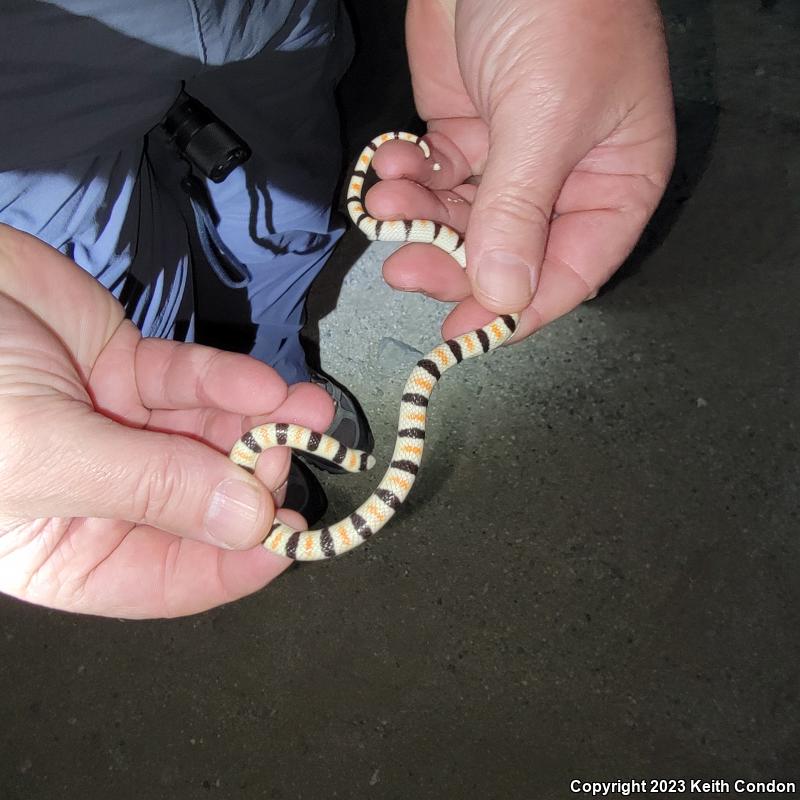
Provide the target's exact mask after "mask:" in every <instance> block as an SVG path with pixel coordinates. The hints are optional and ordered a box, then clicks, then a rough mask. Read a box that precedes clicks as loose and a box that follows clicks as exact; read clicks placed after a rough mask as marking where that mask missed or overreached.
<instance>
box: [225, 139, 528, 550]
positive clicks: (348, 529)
mask: <svg viewBox="0 0 800 800" xmlns="http://www.w3.org/2000/svg"><path fill="white" fill-rule="evenodd" d="M394 140H401V141H405V142H411V143H412V144H415V145H417V147H419V148H420V150H422V153H423V155H424V157H425V159H430V158H431V151H430V147H429V146H428V144H427V142H426V141H425V140H424V139H423V138H421V137H419V136H417V135H416V134H413V133H406V132H403V131H390V132H388V133H384V134H381V135H380V136H376V137H375V138H374V139H372V140H371V141H370V142H369V143H368V144H367V145H366V146H365V147H364V149H363V150H362V151H361V154H360V155H359V157H358V160H357V161H356V166H355V168H354V170H353V174H352V176H351V178H350V182H349V184H348V189H347V211H348V213H349V215H350V218H351V219H352V221H353V223H354V224H355V226H356V227H357V228H358V229H359V230H360V231H361V232H362V233H363V234H364V235H365V236H366V237H367V239H369V240H370V241H381V242H423V243H426V244H432V245H434V246H435V247H438V248H439V249H440V250H443V251H444V252H445V253H448V254H449V255H450V256H451V257H452V258H453V259H454V260H455V261H456V262H457V263H458V265H459V266H460V267H462V268H465V267H466V264H467V259H466V249H465V242H464V238H463V237H462V236H461V235H460V234H459V233H458V232H457V231H455V230H454V229H453V228H451V227H449V226H448V225H446V224H443V223H439V222H434V221H433V220H428V219H411V220H404V219H400V220H380V219H376V218H375V217H372V216H370V215H369V213H368V212H367V210H366V209H365V207H364V201H363V199H362V193H363V189H364V181H365V180H366V175H367V172H368V170H369V168H370V165H371V164H372V159H373V157H374V155H375V152H376V151H377V150H378V148H379V147H381V145H383V144H385V143H386V142H389V141H394ZM433 169H434V170H437V169H440V167H439V165H438V164H437V163H434V164H433ZM518 322H519V315H518V314H502V315H500V316H498V317H496V318H495V319H494V320H492V321H491V322H490V323H489V324H488V325H484V326H483V327H481V328H477V329H475V330H472V331H469V332H468V333H464V334H462V335H461V336H456V337H454V338H453V339H448V340H447V341H444V342H441V343H440V344H439V345H438V346H437V347H435V348H434V349H433V350H432V351H431V352H430V353H428V354H427V355H426V356H425V357H424V358H421V359H420V360H419V361H418V362H417V363H416V365H415V366H414V368H413V370H412V371H411V374H410V375H409V376H408V380H407V381H406V384H405V386H404V388H403V393H402V397H401V401H400V415H399V421H398V426H397V439H396V441H395V446H394V451H393V453H392V457H391V460H390V463H389V467H388V469H387V470H386V473H385V474H384V476H383V478H382V479H381V481H380V483H379V484H378V486H377V488H376V489H375V490H374V491H373V492H372V494H370V496H369V497H368V498H367V499H366V500H365V501H364V502H363V503H362V504H361V505H360V506H359V507H358V508H357V509H356V510H355V511H353V513H352V514H349V515H348V516H347V517H345V518H344V519H341V520H339V521H338V522H336V523H334V524H331V525H326V526H325V527H322V528H320V529H319V530H305V531H303V530H296V529H294V528H292V527H291V526H289V525H286V524H285V523H283V522H281V521H280V520H277V519H276V520H274V521H273V523H272V525H271V527H270V530H269V532H268V533H267V535H266V538H265V539H264V540H263V546H264V547H265V548H266V549H267V550H269V551H270V552H273V553H277V554H279V555H283V556H286V557H288V558H291V559H293V560H295V561H319V560H323V559H329V558H333V557H334V556H339V555H342V554H344V553H347V552H348V551H350V550H352V549H354V548H355V547H358V546H359V545H361V544H363V543H364V542H366V541H367V540H368V539H369V538H370V537H371V536H373V535H374V534H376V533H377V532H378V531H380V530H381V529H382V528H383V527H384V525H386V523H387V522H388V521H389V520H390V519H391V518H392V517H393V516H394V514H395V513H396V512H397V510H398V508H400V506H402V504H403V503H404V502H405V500H406V498H407V497H408V495H409V492H410V491H411V487H412V486H413V485H414V482H415V480H416V478H417V475H418V473H419V468H420V464H421V462H422V452H423V447H424V442H425V427H426V423H427V410H428V404H429V401H430V398H431V394H432V392H433V390H434V387H435V386H436V384H437V383H438V381H439V379H440V378H441V377H442V375H443V374H444V372H445V371H446V370H448V369H450V368H451V367H453V366H455V365H456V364H459V363H460V362H461V361H464V360H466V359H468V358H473V357H475V356H479V355H483V354H484V353H488V352H490V351H491V350H494V349H495V348H497V347H499V346H500V345H502V344H503V343H504V342H506V341H508V340H509V339H510V338H511V336H513V334H514V332H515V330H516V328H517V324H518ZM271 447H290V448H292V449H293V450H296V451H299V452H304V453H313V454H315V455H316V456H318V457H321V458H323V459H325V460H327V461H329V462H331V463H333V464H336V465H338V466H339V467H341V468H342V469H344V470H345V471H347V472H363V471H364V470H367V469H371V468H372V467H373V466H374V465H375V458H374V457H373V456H372V455H371V454H369V453H366V452H364V451H361V450H355V449H352V448H349V447H346V446H345V445H344V444H342V443H341V442H339V441H338V440H336V439H334V438H332V437H330V436H328V435H326V434H324V433H318V432H316V431H313V430H311V429H310V428H305V427H303V426H301V425H295V424H293V423H288V422H268V423H266V424H263V425H258V426H257V427H254V428H252V429H250V430H249V431H247V433H245V434H244V435H243V436H242V437H241V438H240V439H238V440H237V441H236V443H235V444H234V445H233V448H232V449H231V451H230V453H229V458H230V459H231V461H233V462H234V463H235V464H238V465H239V466H240V467H242V468H243V469H245V470H247V471H248V472H250V473H254V472H255V469H256V463H257V462H258V458H259V456H260V455H261V453H263V452H264V451H265V450H267V449H269V448H271Z"/></svg>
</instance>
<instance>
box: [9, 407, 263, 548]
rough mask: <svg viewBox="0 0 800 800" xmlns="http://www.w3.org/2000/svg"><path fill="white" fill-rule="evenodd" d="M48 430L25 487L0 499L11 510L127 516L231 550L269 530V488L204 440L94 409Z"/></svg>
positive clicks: (33, 514)
mask: <svg viewBox="0 0 800 800" xmlns="http://www.w3.org/2000/svg"><path fill="white" fill-rule="evenodd" d="M50 430H51V431H52V432H51V433H49V435H48V436H46V437H44V439H43V437H42V436H41V432H40V436H39V437H38V441H37V447H36V450H37V451H38V452H37V453H36V456H34V455H33V454H31V453H29V458H30V460H29V466H30V464H37V465H38V466H37V467H36V468H35V470H34V474H33V475H31V473H30V469H29V470H28V474H27V476H26V481H25V483H26V484H27V485H28V486H30V487H31V491H29V492H25V491H23V492H22V493H21V496H20V493H16V492H15V493H12V497H11V498H9V499H10V500H11V502H4V504H3V505H5V506H7V507H8V506H10V507H9V511H11V513H12V514H13V513H15V512H16V514H17V515H19V516H23V517H26V518H31V517H34V518H36V517H64V518H70V517H101V518H105V519H114V520H125V521H128V522H132V523H135V524H140V525H151V526H153V527H155V528H159V529H161V530H164V531H168V532H170V533H173V534H176V535H178V536H181V537H185V538H189V539H196V540H198V541H202V542H206V543H209V544H213V545H216V546H217V547H226V548H236V549H245V548H249V547H253V546H255V545H256V544H258V543H259V542H261V541H263V539H264V538H265V536H266V534H267V532H268V531H269V525H270V524H271V522H272V518H273V516H274V511H275V507H274V502H273V499H272V496H271V494H270V492H269V490H268V488H267V487H266V486H265V485H264V484H263V483H261V482H260V481H258V480H256V479H255V478H254V477H253V476H252V475H249V474H248V473H247V472H245V471H244V470H243V469H241V467H238V466H236V465H235V464H234V463H233V462H231V461H230V460H229V459H228V458H227V457H226V456H225V455H223V454H222V453H219V452H217V451H216V450H214V449H212V448H211V447H209V446H207V445H205V444H203V443H202V442H198V441H195V440H193V439H190V438H188V437H185V436H180V435H175V434H166V433H157V432H153V431H146V430H139V429H134V428H128V427H126V426H124V425H120V424H118V423H116V422H113V421H111V420H109V419H107V418H106V417H103V416H101V415H99V414H96V413H93V412H89V413H88V414H85V415H82V418H79V419H77V420H76V419H74V418H73V419H72V420H69V419H67V420H62V422H61V424H60V425H59V426H55V429H54V428H53V427H51V428H50ZM23 439H24V441H27V442H28V443H30V442H31V441H34V439H33V437H23ZM54 454H57V458H54V457H53V456H54ZM13 495H17V501H16V502H15V501H14V497H13ZM25 495H27V496H25ZM15 506H16V508H15Z"/></svg>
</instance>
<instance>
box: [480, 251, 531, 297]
mask: <svg viewBox="0 0 800 800" xmlns="http://www.w3.org/2000/svg"><path fill="white" fill-rule="evenodd" d="M476 281H477V284H478V288H479V289H480V290H481V291H482V292H483V293H484V294H485V295H486V297H487V298H488V299H490V300H494V301H495V302H497V303H502V304H508V305H520V303H522V302H523V301H524V302H525V303H526V304H527V302H528V301H529V300H530V299H531V297H532V296H533V292H534V290H535V289H536V273H535V271H534V270H533V269H532V268H531V267H530V265H528V264H526V263H525V262H524V261H523V260H522V259H521V258H520V257H519V256H517V255H514V253H507V252H505V251H504V250H490V251H489V252H488V253H486V255H484V256H483V257H481V258H480V260H479V262H478V272H477V275H476Z"/></svg>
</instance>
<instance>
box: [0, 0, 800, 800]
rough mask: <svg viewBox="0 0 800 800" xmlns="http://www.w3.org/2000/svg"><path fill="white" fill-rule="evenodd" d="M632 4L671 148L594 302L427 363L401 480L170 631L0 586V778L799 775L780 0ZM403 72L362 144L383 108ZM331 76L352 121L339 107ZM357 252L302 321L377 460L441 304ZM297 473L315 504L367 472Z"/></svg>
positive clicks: (796, 78)
mask: <svg viewBox="0 0 800 800" xmlns="http://www.w3.org/2000/svg"><path fill="white" fill-rule="evenodd" d="M389 5H391V8H392V9H393V12H397V10H398V7H399V5H401V4H397V3H393V4H389ZM662 5H663V8H664V10H665V14H666V18H667V28H668V35H669V40H670V49H671V56H672V69H673V77H674V83H675V95H676V104H677V113H678V121H679V126H680V134H679V136H680V142H679V158H678V164H677V167H676V171H675V175H674V178H673V181H672V183H671V185H670V188H669V191H668V193H667V196H666V198H665V201H664V203H663V204H662V207H661V209H660V210H659V212H658V213H657V214H656V217H655V218H654V220H653V222H652V224H651V226H650V227H649V229H648V231H647V233H646V235H645V236H644V238H643V240H642V243H641V245H640V246H639V247H638V248H637V251H636V252H635V253H634V255H633V256H632V257H631V259H630V260H629V262H628V263H627V264H626V265H625V267H624V268H623V269H622V270H621V272H620V275H619V277H618V279H617V280H615V281H614V283H613V285H612V286H611V288H610V289H608V290H607V291H606V292H604V293H603V294H602V295H601V296H600V297H599V298H598V299H597V300H595V301H593V302H591V303H588V304H585V305H583V306H581V307H580V308H578V309H577V310H576V311H574V312H573V313H572V314H570V315H568V316H567V317H565V318H564V319H562V320H559V321H558V322H556V323H554V324H553V325H551V326H549V327H548V328H547V329H546V330H545V331H543V332H541V333H540V334H538V335H536V336H535V337H533V338H532V339H530V340H529V341H527V342H525V343H523V344H520V345H519V346H516V347H513V348H508V349H506V350H504V351H503V352H499V353H496V354H493V355H492V356H490V357H487V358H486V359H478V360H476V361H474V362H470V363H468V364H463V365H461V367H459V369H457V370H454V371H453V372H451V373H448V375H447V376H446V377H445V378H444V379H443V381H442V384H441V385H440V387H439V388H438V389H437V391H436V394H435V396H434V397H435V399H434V401H433V403H432V406H431V421H430V429H429V430H430V435H429V438H428V441H427V449H426V457H425V462H424V465H423V469H422V471H421V476H420V479H419V484H418V487H417V488H415V490H414V493H413V494H412V496H411V498H410V499H409V501H408V503H407V504H406V506H405V507H404V508H403V510H402V512H401V513H400V514H399V515H398V517H397V518H396V519H395V520H394V521H393V522H392V524H391V525H390V526H389V527H387V529H386V530H385V531H383V532H382V533H381V534H380V535H379V536H377V537H375V538H374V539H373V540H372V541H370V542H369V543H368V544H367V545H366V546H364V547H362V548H360V549H358V550H356V551H354V552H353V553H351V554H349V555H348V556H346V557H344V558H342V559H340V560H337V561H335V562H333V563H323V564H319V565H311V566H306V567H301V568H296V569H292V570H290V571H289V572H288V573H287V574H285V575H284V576H283V577H281V578H280V579H279V580H278V581H276V582H275V583H274V584H273V585H272V586H270V587H268V588H267V589H266V590H264V591H262V592H260V593H258V594H257V595H255V596H252V597H250V598H248V599H246V600H243V601H241V602H238V603H234V604H231V605H229V606H226V607H224V608H220V609H216V610H214V611H211V612H208V613H205V614H201V615H198V616H196V617H192V618H187V619H180V620H159V621H151V622H122V621H117V620H110V619H99V618H90V617H78V616H70V615H67V614H62V613H56V612H51V611H48V610H45V609H41V608H36V607H32V606H28V605H25V604H23V603H20V602H17V601H15V600H11V599H8V598H0V644H1V645H2V670H1V671H0V697H1V698H2V700H0V728H1V730H2V732H1V733H0V737H1V738H0V798H3V800H39V799H40V798H65V797H70V798H72V797H75V798H89V799H93V798H108V797H114V798H119V800H126V799H127V798H137V799H138V798H148V799H149V798H162V797H164V798H174V799H176V800H183V798H196V797H205V796H209V797H212V796H215V797H220V798H278V799H280V800H283V799H284V798H286V799H288V798H308V799H309V800H318V799H321V798H334V797H337V798H398V799H399V798H411V797H413V798H445V799H446V798H537V799H538V798H562V797H572V796H579V795H575V794H573V793H572V792H571V790H570V782H571V781H572V780H586V781H595V780H614V779H634V778H635V779H667V778H680V777H683V778H686V779H689V778H703V779H706V780H712V779H727V780H729V781H731V782H732V781H733V780H734V779H736V778H742V779H753V780H769V779H794V780H798V779H799V778H800V725H798V690H799V688H800V676H799V673H798V663H799V662H800V612H799V611H798V608H800V581H798V574H800V543H799V541H798V538H799V537H798V533H800V520H799V518H798V510H799V509H800V490H799V489H798V479H799V478H800V455H799V454H798V448H799V447H800V436H799V435H798V425H799V424H800V422H799V419H800V414H799V413H798V412H800V400H799V399H798V394H799V390H800V378H798V375H799V374H800V358H799V357H798V333H800V314H798V298H800V269H798V261H799V260H800V232H799V231H800V228H799V226H798V223H800V202H799V201H798V198H800V145H798V138H799V136H800V110H799V109H798V103H797V98H798V96H800V66H798V61H797V58H796V43H797V36H798V32H799V31H800V6H798V4H797V3H795V2H792V1H791V0H777V2H762V3H759V2H756V0H715V1H714V2H709V3H705V4H700V3H695V2H691V1H690V0H666V1H665V2H664V3H663V4H662ZM362 11H363V9H362ZM364 13H366V14H367V17H368V16H369V12H368V11H366V12H364ZM365 19H366V17H365ZM392 19H393V20H394V21H395V22H396V20H397V14H396V13H395V15H394V17H392ZM398 52H399V50H398ZM374 57H375V54H374V53H373V61H372V62H370V60H369V58H368V57H367V56H365V55H363V54H362V56H361V60H360V61H359V62H357V64H356V68H357V69H360V70H362V71H363V70H365V69H366V70H368V71H371V70H373V67H374ZM402 88H403V87H402V85H401V87H400V93H399V94H398V97H401V100H400V101H398V102H397V104H396V105H395V106H394V107H392V105H391V103H390V104H389V105H388V106H387V104H386V103H383V104H382V105H381V104H380V103H378V101H377V100H376V108H375V111H374V114H373V115H372V117H374V119H375V120H376V122H375V125H374V129H375V132H377V131H378V130H380V129H381V128H383V127H398V126H400V125H401V124H403V123H405V121H406V118H407V117H408V114H409V113H410V112H409V109H408V105H407V101H408V93H407V88H406V93H405V94H402ZM343 96H344V97H345V106H346V109H345V110H346V111H347V112H349V114H348V117H347V118H348V123H349V125H350V128H349V131H350V134H351V135H352V136H355V134H357V133H361V132H363V131H362V128H364V127H365V125H366V122H368V121H369V120H370V119H371V117H370V115H369V114H367V113H365V111H364V108H363V107H362V106H360V105H357V104H356V105H357V107H355V106H354V103H356V100H355V98H356V93H355V92H354V91H353V89H352V84H350V85H348V86H347V87H345V91H344V94H343ZM387 123H388V124H387ZM372 129H373V128H372V127H370V133H371V132H372ZM361 249H362V245H361V243H360V242H359V241H357V240H356V239H353V238H350V239H348V240H347V241H346V242H345V243H344V246H343V247H342V248H341V249H340V251H339V252H338V254H337V256H336V258H335V260H334V262H333V263H332V264H331V265H330V268H329V269H328V270H327V271H326V273H325V275H324V276H323V278H322V279H321V280H320V281H319V282H318V284H317V286H316V288H315V291H314V295H313V297H312V300H311V304H310V311H311V314H310V325H309V329H308V335H309V337H310V339H311V340H312V342H313V341H316V342H317V343H318V348H319V357H320V358H321V361H322V364H323V365H324V367H325V368H326V369H327V370H328V371H329V372H331V373H332V374H333V375H335V376H336V377H337V378H339V379H340V380H342V381H343V382H344V383H346V384H347V385H348V386H350V387H351V388H352V389H353V390H354V391H355V392H356V394H357V395H358V397H359V398H360V400H361V402H362V404H363V406H364V408H365V409H366V410H367V412H368V413H369V415H370V418H371V420H372V423H373V427H374V432H375V437H376V442H377V444H376V455H377V457H378V461H379V464H380V463H381V462H382V461H383V460H385V459H386V458H387V457H388V455H389V452H390V449H391V444H392V441H393V437H394V431H395V426H396V411H397V403H398V398H399V393H400V390H401V388H402V384H403V381H404V379H405V373H406V372H407V370H408V369H410V367H411V366H412V365H413V362H414V361H415V359H416V358H417V357H418V356H417V355H416V353H417V351H425V350H426V349H429V348H430V347H432V346H434V345H435V344H436V342H437V337H438V325H439V322H440V320H441V319H442V317H443V313H444V310H443V309H442V308H441V307H440V306H438V305H437V304H436V303H434V302H433V301H431V300H428V299H426V298H421V297H416V296H410V295H399V294H395V293H392V292H391V291H390V290H389V289H388V288H387V287H385V285H383V283H382V281H381V278H380V264H381V261H382V260H383V258H385V256H386V255H387V253H388V252H390V249H391V248H390V247H387V246H374V247H372V248H370V249H369V250H367V251H366V253H364V254H363V255H362V256H361V257H360V258H359V259H358V260H357V261H356V262H355V263H353V256H354V254H355V253H357V252H358V251H359V250H361ZM326 483H327V486H328V492H329V496H330V499H331V505H332V510H331V514H332V515H334V516H335V514H336V513H337V512H341V513H342V514H344V513H347V512H349V511H350V510H352V507H353V503H354V502H357V501H360V500H361V499H362V498H363V497H364V496H366V494H368V493H369V491H371V488H372V485H373V479H372V478H369V477H358V478H354V479H351V478H339V479H335V480H330V481H326ZM799 785H800V784H799ZM612 796H615V795H612ZM616 796H618V795H616ZM727 796H736V795H734V794H729V795H727Z"/></svg>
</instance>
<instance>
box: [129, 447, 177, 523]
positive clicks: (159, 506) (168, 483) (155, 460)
mask: <svg viewBox="0 0 800 800" xmlns="http://www.w3.org/2000/svg"><path fill="white" fill-rule="evenodd" d="M185 478H186V476H185V472H184V466H183V461H182V459H181V457H180V453H179V452H178V448H177V447H176V445H175V443H174V442H173V441H172V440H171V439H168V440H167V442H166V443H165V446H164V448H163V450H162V451H161V452H159V453H158V454H157V455H155V456H153V457H151V458H150V459H148V460H147V463H146V467H145V472H144V473H143V475H142V476H141V480H140V481H139V483H138V484H137V487H136V490H135V492H134V496H133V509H134V514H135V517H136V521H139V520H141V521H142V522H146V523H148V524H156V523H157V521H158V520H160V519H161V518H162V516H163V514H164V512H165V511H166V510H167V509H168V508H170V507H171V506H172V505H174V504H175V503H176V498H178V502H179V498H180V495H182V494H183V492H184V487H185V485H186V481H185Z"/></svg>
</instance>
